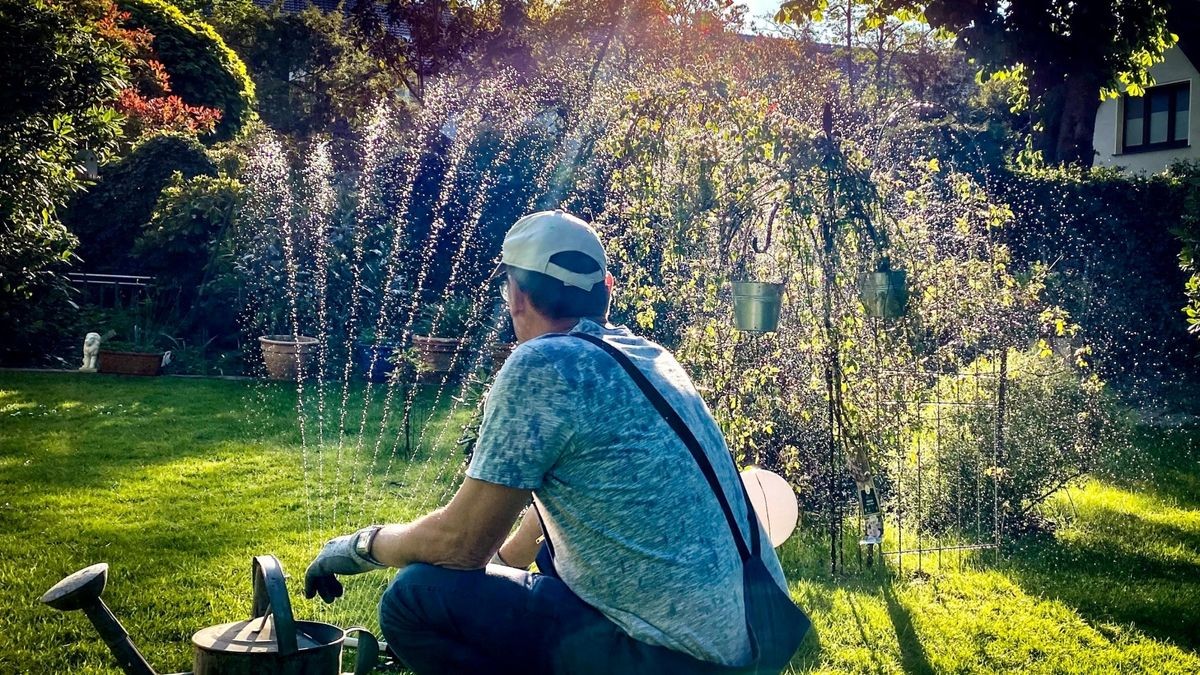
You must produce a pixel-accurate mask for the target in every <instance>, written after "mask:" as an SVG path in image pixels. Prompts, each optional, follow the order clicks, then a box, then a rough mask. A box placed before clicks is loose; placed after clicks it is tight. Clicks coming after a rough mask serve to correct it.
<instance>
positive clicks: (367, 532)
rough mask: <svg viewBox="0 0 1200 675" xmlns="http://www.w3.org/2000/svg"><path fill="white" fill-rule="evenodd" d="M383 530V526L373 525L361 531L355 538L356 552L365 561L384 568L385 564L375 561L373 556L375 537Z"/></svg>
mask: <svg viewBox="0 0 1200 675" xmlns="http://www.w3.org/2000/svg"><path fill="white" fill-rule="evenodd" d="M381 529H383V526H382V525H371V526H369V527H364V528H363V529H361V530H359V531H358V533H357V534H356V535H355V537H354V552H355V553H357V554H358V555H360V556H362V558H363V560H366V561H367V562H369V563H371V564H373V565H380V566H382V565H383V563H381V562H379V561H378V560H376V559H375V556H373V555H371V543H372V542H374V541H375V535H377V534H379V531H380V530H381Z"/></svg>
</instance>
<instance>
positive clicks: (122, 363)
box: [96, 348, 170, 375]
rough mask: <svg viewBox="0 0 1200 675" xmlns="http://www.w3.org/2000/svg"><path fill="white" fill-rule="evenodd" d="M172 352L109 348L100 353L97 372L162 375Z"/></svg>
mask: <svg viewBox="0 0 1200 675" xmlns="http://www.w3.org/2000/svg"><path fill="white" fill-rule="evenodd" d="M169 354H170V352H164V351H153V352H145V351H123V350H120V349H115V348H109V349H101V350H100V353H99V354H98V363H97V368H96V370H97V372H101V373H110V374H113V375H160V374H162V369H163V366H165V365H167V363H168V362H169V361H170V356H169Z"/></svg>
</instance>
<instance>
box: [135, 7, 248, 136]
mask: <svg viewBox="0 0 1200 675" xmlns="http://www.w3.org/2000/svg"><path fill="white" fill-rule="evenodd" d="M117 5H118V7H120V8H121V9H122V10H124V11H127V12H129V13H130V15H131V21H130V24H131V25H132V26H135V27H141V28H146V29H148V30H149V31H150V32H151V33H153V34H154V45H153V47H154V51H155V52H156V53H157V55H158V58H159V60H160V61H162V64H163V65H164V66H165V67H166V69H167V72H168V73H170V75H171V87H172V89H173V90H174V92H175V93H176V94H178V95H179V96H180V97H181V98H183V100H184V101H185V102H186V103H190V104H192V105H203V106H208V107H212V108H218V109H220V110H221V111H222V113H223V114H222V116H221V121H220V123H219V124H218V125H217V129H216V131H215V132H214V133H213V135H212V136H213V137H212V138H211V139H209V140H228V139H230V138H233V137H234V136H236V135H237V134H238V132H239V131H240V130H241V129H242V128H243V127H244V126H245V125H246V124H247V123H248V122H249V121H250V120H252V119H253V118H254V82H253V81H252V80H251V79H250V76H249V75H248V74H247V73H246V66H245V64H243V63H242V60H241V59H240V58H238V55H237V54H235V53H234V52H233V50H231V49H229V47H227V46H226V45H225V41H224V40H223V39H221V36H220V35H218V34H217V32H216V31H215V30H213V28H212V26H210V25H208V24H207V23H205V22H203V21H200V20H197V19H193V18H191V17H189V16H188V15H186V14H184V13H183V12H181V11H180V10H179V9H178V8H177V7H175V6H174V5H172V4H171V3H169V2H166V1H165V0H117Z"/></svg>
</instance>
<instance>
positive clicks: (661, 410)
mask: <svg viewBox="0 0 1200 675" xmlns="http://www.w3.org/2000/svg"><path fill="white" fill-rule="evenodd" d="M565 335H567V336H570V337H576V338H579V339H581V340H585V341H587V342H590V343H592V344H594V345H596V346H597V347H599V348H600V349H603V350H604V351H605V352H608V354H609V356H612V357H613V359H615V360H616V362H617V363H619V364H621V367H622V368H624V369H625V372H626V373H629V377H630V378H632V379H633V381H634V383H635V384H637V386H638V388H639V389H641V390H642V393H643V394H645V395H646V398H647V399H649V400H650V403H651V404H652V405H653V406H654V408H655V410H657V411H658V414H659V415H662V418H663V419H664V420H666V422H667V424H668V425H670V427H671V429H673V430H674V431H675V433H676V434H677V435H678V436H679V438H680V439H681V440H682V441H683V444H684V445H685V446H687V449H688V451H689V452H691V453H692V458H693V459H695V460H696V464H698V465H699V466H700V471H701V472H702V473H703V474H704V478H705V479H706V480H707V481H708V486H709V487H710V488H711V489H712V491H713V494H714V495H716V497H717V501H718V502H720V504H721V511H723V512H724V513H725V520H726V522H728V523H729V531H730V532H731V533H732V534H733V542H734V544H736V545H737V549H738V554H739V555H740V556H741V558H742V562H743V563H745V562H747V561H749V560H750V558H751V551H753V554H754V555H755V556H757V555H759V552H760V550H761V549H760V548H759V546H760V544H759V536H758V522H757V520H756V516H755V512H754V505H753V504H752V503H751V502H750V493H748V492H746V487H745V485H742V484H741V480H740V478H739V480H738V484H739V485H740V486H741V488H742V490H741V492H742V496H743V497H744V498H745V500H746V519H747V521H748V522H749V525H750V546H749V548H747V546H746V540H745V539H744V538H743V537H742V530H741V528H739V527H738V524H737V520H736V519H735V518H734V516H733V509H732V508H730V506H729V500H728V499H726V498H725V491H724V490H722V489H721V482H720V480H718V479H717V473H716V471H714V470H713V466H712V462H710V461H709V460H708V455H706V454H705V452H704V448H702V447H701V446H700V441H698V440H696V435H695V434H693V433H692V430H691V429H689V428H688V426H687V423H685V422H684V421H683V418H682V417H680V416H679V413H677V412H675V409H674V408H672V407H671V404H670V403H669V402H668V401H667V399H666V397H664V396H663V395H662V393H661V392H660V391H658V389H657V388H656V387H655V386H654V385H653V384H651V383H650V379H649V378H647V377H646V374H645V373H643V372H642V371H641V369H639V368H638V367H637V366H636V365H634V363H633V361H631V360H630V359H629V357H628V356H626V355H625V353H624V352H622V351H621V350H620V349H617V348H616V347H614V346H613V345H611V344H609V343H608V342H607V341H605V340H603V339H602V338H599V337H596V336H595V335H590V334H588V333H566V334H565ZM729 461H731V462H732V461H733V458H732V457H730V460H729ZM734 473H735V474H736V473H737V465H734ZM544 530H545V528H543V531H544Z"/></svg>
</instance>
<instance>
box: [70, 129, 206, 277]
mask: <svg viewBox="0 0 1200 675" xmlns="http://www.w3.org/2000/svg"><path fill="white" fill-rule="evenodd" d="M176 172H179V173H180V174H182V175H183V177H184V178H191V177H193V176H216V175H217V168H216V165H214V164H213V162H212V160H211V159H209V157H208V155H207V154H206V153H205V151H204V146H202V145H200V143H199V142H198V141H196V139H194V138H192V137H190V136H187V135H184V134H174V133H171V134H160V135H158V136H151V137H150V138H147V139H145V140H144V141H142V142H140V143H138V145H136V146H135V147H134V148H133V150H132V151H130V153H129V154H128V155H126V156H125V157H122V158H121V159H120V160H119V161H116V162H113V163H111V164H108V165H106V166H104V167H103V168H102V169H101V171H100V181H99V182H98V183H96V185H95V186H94V187H93V188H92V189H91V190H89V191H88V192H86V193H84V194H81V195H79V196H78V197H77V198H76V199H75V200H74V202H72V204H71V205H70V207H69V208H68V209H67V210H66V212H65V213H63V221H64V222H65V223H66V224H67V227H68V228H70V230H71V231H72V232H73V233H74V234H75V235H76V236H77V237H79V249H78V254H79V257H80V258H82V259H83V263H82V268H83V269H85V270H87V271H89V272H121V273H126V274H129V273H137V272H144V271H147V270H146V269H144V268H143V264H142V261H140V260H138V258H137V257H136V256H135V255H134V253H133V244H134V241H135V240H136V239H137V237H138V235H140V234H141V232H142V228H143V227H144V226H145V225H146V223H149V222H150V217H151V215H153V213H154V204H155V203H156V202H157V201H158V197H159V194H160V193H161V192H162V190H163V188H164V187H166V186H167V184H168V183H170V182H171V177H172V176H173V175H174V174H175V173H176Z"/></svg>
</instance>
